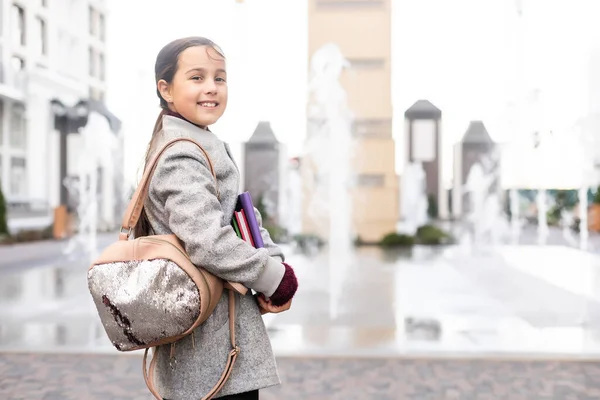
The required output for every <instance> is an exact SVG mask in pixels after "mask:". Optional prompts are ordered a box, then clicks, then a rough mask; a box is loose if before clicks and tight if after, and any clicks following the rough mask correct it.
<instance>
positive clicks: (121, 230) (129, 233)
mask: <svg viewBox="0 0 600 400" xmlns="http://www.w3.org/2000/svg"><path fill="white" fill-rule="evenodd" d="M123 229H127V228H123V227H121V229H120V230H119V233H127V237H129V236H131V231H132V229H131V228H129V230H127V232H123Z"/></svg>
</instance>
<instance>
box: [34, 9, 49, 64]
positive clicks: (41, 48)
mask: <svg viewBox="0 0 600 400" xmlns="http://www.w3.org/2000/svg"><path fill="white" fill-rule="evenodd" d="M35 29H36V31H35V35H34V37H35V38H36V40H34V41H33V43H34V44H35V46H36V53H37V54H40V55H42V56H46V55H48V47H47V46H48V39H47V35H48V33H47V28H46V21H45V20H44V19H43V18H41V17H37V18H36V19H35Z"/></svg>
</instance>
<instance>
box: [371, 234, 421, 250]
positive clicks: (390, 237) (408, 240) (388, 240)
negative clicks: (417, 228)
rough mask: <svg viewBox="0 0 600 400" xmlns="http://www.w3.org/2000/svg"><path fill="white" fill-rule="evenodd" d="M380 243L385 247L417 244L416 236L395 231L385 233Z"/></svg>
mask: <svg viewBox="0 0 600 400" xmlns="http://www.w3.org/2000/svg"><path fill="white" fill-rule="evenodd" d="M379 244H380V245H381V246H383V247H410V246H413V245H414V244H415V238H414V237H413V236H411V235H404V234H400V233H395V232H394V233H388V234H387V235H385V236H384V237H383V239H381V242H379Z"/></svg>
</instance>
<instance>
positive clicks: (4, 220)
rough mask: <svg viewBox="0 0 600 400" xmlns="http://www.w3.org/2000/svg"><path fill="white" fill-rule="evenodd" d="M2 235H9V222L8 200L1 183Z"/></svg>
mask: <svg viewBox="0 0 600 400" xmlns="http://www.w3.org/2000/svg"><path fill="white" fill-rule="evenodd" d="M0 235H8V223H7V218H6V200H5V199H4V193H3V192H2V185H0Z"/></svg>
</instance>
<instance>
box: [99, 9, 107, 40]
mask: <svg viewBox="0 0 600 400" xmlns="http://www.w3.org/2000/svg"><path fill="white" fill-rule="evenodd" d="M98 17H99V18H100V20H99V21H98V23H99V27H98V28H99V30H100V32H99V34H100V40H102V41H103V42H104V40H105V39H106V21H105V20H104V14H98Z"/></svg>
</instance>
